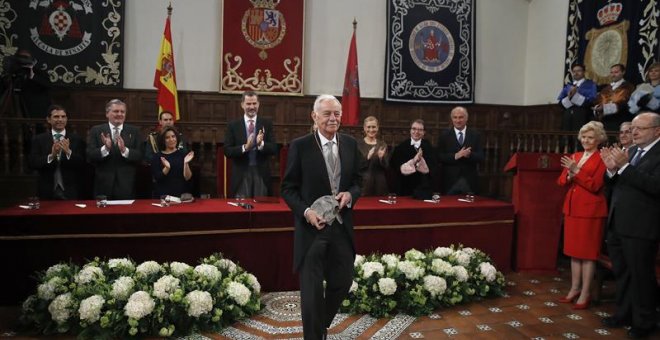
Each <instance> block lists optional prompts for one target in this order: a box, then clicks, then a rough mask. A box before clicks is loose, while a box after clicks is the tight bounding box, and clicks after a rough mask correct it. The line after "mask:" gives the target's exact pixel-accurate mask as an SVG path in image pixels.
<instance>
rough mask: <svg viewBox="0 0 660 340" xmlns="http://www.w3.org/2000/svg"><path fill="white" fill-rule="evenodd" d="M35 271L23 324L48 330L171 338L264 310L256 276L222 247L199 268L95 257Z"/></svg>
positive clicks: (94, 335) (95, 336)
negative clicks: (33, 290) (35, 283)
mask: <svg viewBox="0 0 660 340" xmlns="http://www.w3.org/2000/svg"><path fill="white" fill-rule="evenodd" d="M37 277H38V280H39V282H40V284H39V285H38V286H37V292H36V294H34V295H31V296H30V297H28V298H27V299H26V300H25V302H24V303H23V307H22V315H21V322H22V324H23V326H25V328H26V329H29V330H31V331H37V332H39V333H41V334H45V335H50V334H57V333H67V332H69V333H73V334H78V337H80V338H84V339H111V338H127V337H133V336H136V337H137V336H139V337H142V336H163V337H165V336H168V337H169V336H172V335H182V334H189V333H191V332H196V331H207V330H219V329H221V328H223V327H225V326H227V325H229V324H232V323H234V322H235V321H236V320H239V319H243V318H246V317H249V316H251V315H253V314H255V313H256V312H257V311H259V310H260V309H261V300H260V292H261V286H260V284H259V281H258V280H257V278H256V277H255V276H254V275H252V274H250V273H247V272H246V271H245V270H244V269H243V268H241V267H240V266H238V265H236V264H235V263H234V262H232V261H231V260H229V259H225V258H223V257H222V254H219V253H218V254H213V255H211V256H209V257H206V258H203V259H201V260H200V264H199V265H198V266H196V267H192V266H190V265H188V264H185V263H181V262H170V263H164V264H160V263H158V262H155V261H146V262H143V263H140V264H136V263H135V262H133V261H132V260H130V259H126V258H122V259H110V260H108V261H101V260H99V259H98V258H95V259H94V260H93V261H90V262H88V263H87V264H85V265H84V266H83V267H82V268H80V267H78V266H76V265H74V264H65V263H60V264H56V265H54V266H52V267H50V268H48V269H47V270H45V271H43V272H39V273H37Z"/></svg>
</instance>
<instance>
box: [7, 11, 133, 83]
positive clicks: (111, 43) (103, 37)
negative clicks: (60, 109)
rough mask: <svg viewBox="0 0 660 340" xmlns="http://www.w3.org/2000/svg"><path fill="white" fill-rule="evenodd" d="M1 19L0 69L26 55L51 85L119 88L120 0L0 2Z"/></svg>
mask: <svg viewBox="0 0 660 340" xmlns="http://www.w3.org/2000/svg"><path fill="white" fill-rule="evenodd" d="M0 17H1V18H2V29H0V58H1V59H2V60H0V61H1V62H2V64H3V65H6V64H7V61H10V60H11V59H12V56H14V55H15V54H16V53H17V52H18V54H19V55H27V54H26V52H25V51H27V53H29V54H31V58H32V59H31V60H32V63H33V64H34V65H33V70H34V72H38V73H41V74H42V76H43V77H45V78H46V79H47V80H48V81H49V83H50V84H52V85H56V86H75V87H109V88H118V87H121V86H122V82H123V76H122V59H123V45H124V44H123V36H124V0H109V1H92V0H66V1H64V0H0ZM18 60H19V61H21V60H23V59H18ZM20 66H21V65H19V67H20Z"/></svg>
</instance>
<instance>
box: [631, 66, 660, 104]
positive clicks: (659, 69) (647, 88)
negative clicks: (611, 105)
mask: <svg viewBox="0 0 660 340" xmlns="http://www.w3.org/2000/svg"><path fill="white" fill-rule="evenodd" d="M628 108H629V110H630V113H631V114H633V115H636V114H637V113H638V112H639V111H640V110H642V111H647V112H648V111H651V112H655V113H658V111H659V110H658V108H660V63H658V62H656V63H653V64H651V66H649V69H648V71H647V72H646V82H645V83H642V84H639V85H638V86H637V88H636V89H635V92H633V93H632V95H631V96H630V100H629V101H628Z"/></svg>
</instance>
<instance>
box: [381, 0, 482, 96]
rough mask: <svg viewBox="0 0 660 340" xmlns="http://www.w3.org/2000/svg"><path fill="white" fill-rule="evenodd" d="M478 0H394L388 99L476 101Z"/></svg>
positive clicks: (390, 11)
mask: <svg viewBox="0 0 660 340" xmlns="http://www.w3.org/2000/svg"><path fill="white" fill-rule="evenodd" d="M475 20H476V15H475V0H463V1H447V0H408V1H396V0H390V1H389V3H388V7H387V32H388V33H387V40H386V41H387V42H388V43H387V51H386V57H387V60H386V62H385V68H386V69H385V100H386V101H394V102H409V103H437V104H444V103H473V102H474V52H475V50H474V45H475Z"/></svg>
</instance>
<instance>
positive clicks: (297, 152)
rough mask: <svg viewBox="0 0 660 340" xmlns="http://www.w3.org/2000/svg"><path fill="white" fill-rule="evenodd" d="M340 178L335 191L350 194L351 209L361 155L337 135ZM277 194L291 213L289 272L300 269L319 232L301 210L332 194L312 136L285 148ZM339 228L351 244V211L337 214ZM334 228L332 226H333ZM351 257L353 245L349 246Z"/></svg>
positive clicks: (355, 197)
mask: <svg viewBox="0 0 660 340" xmlns="http://www.w3.org/2000/svg"><path fill="white" fill-rule="evenodd" d="M337 141H338V147H339V159H340V160H341V179H340V180H339V192H344V191H348V192H350V193H351V196H352V198H353V202H352V205H351V207H354V206H355V204H356V203H357V200H358V198H359V197H360V187H361V184H362V180H361V179H362V177H361V174H360V162H361V155H360V151H359V150H358V147H357V142H356V141H355V139H354V138H353V137H350V136H348V135H344V134H340V133H338V134H337ZM281 195H282V197H283V198H284V200H285V201H286V203H287V205H288V206H289V208H290V209H291V211H292V212H293V216H294V224H295V233H294V246H293V269H294V271H295V270H297V269H298V268H299V267H300V264H301V263H302V261H303V259H304V257H305V254H306V253H307V249H309V246H310V245H311V244H312V242H313V241H314V238H315V237H316V236H317V235H318V233H319V231H318V230H317V229H316V228H315V227H314V226H313V225H311V224H309V223H307V221H306V220H305V216H304V213H305V210H306V209H307V208H309V207H310V206H311V205H312V203H314V201H316V199H318V198H319V197H321V196H325V195H332V190H331V189H330V180H329V178H328V171H327V169H326V167H325V159H324V158H323V152H322V151H321V144H320V142H319V141H318V135H317V134H316V133H313V134H309V135H306V136H303V137H300V138H297V139H295V140H293V141H292V142H291V144H290V146H289V154H288V160H287V166H286V172H285V173H284V178H283V179H282V187H281ZM341 216H342V218H343V222H344V224H343V227H344V228H346V232H347V234H348V236H349V237H350V239H351V244H353V209H352V208H348V207H346V208H344V209H343V210H342V212H341ZM333 226H334V225H333ZM353 255H355V246H354V247H353Z"/></svg>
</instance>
